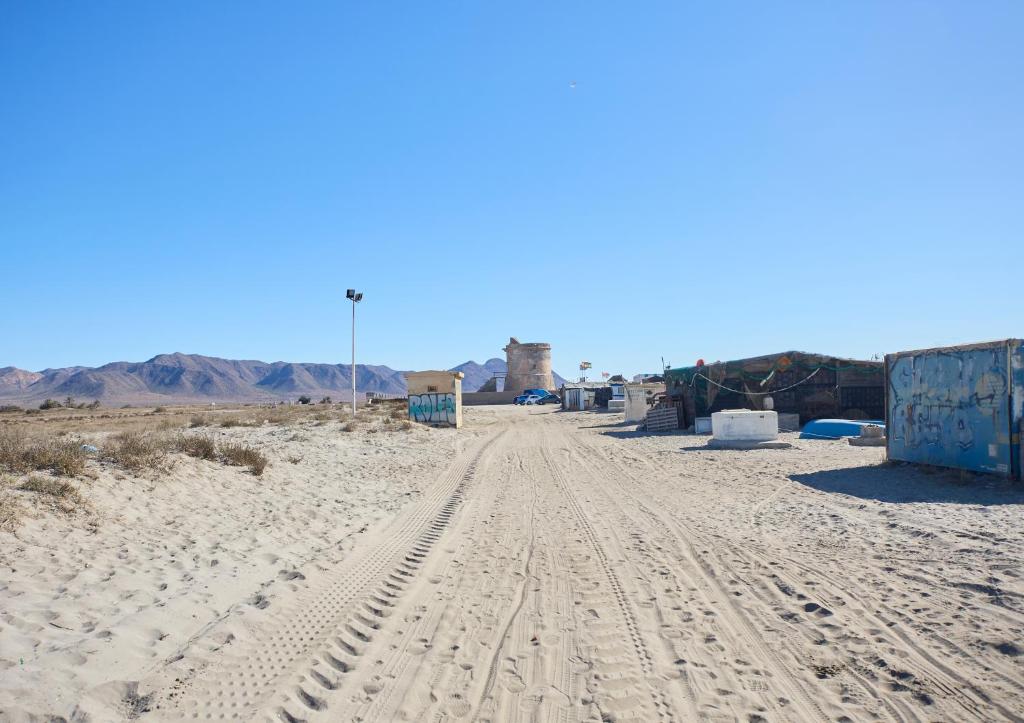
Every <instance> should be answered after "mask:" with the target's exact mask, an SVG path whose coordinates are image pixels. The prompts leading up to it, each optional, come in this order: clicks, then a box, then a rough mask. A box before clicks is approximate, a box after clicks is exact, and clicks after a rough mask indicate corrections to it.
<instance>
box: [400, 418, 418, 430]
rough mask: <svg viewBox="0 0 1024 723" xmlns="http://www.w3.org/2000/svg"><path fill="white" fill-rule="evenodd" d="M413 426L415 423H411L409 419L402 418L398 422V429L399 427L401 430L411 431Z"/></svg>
mask: <svg viewBox="0 0 1024 723" xmlns="http://www.w3.org/2000/svg"><path fill="white" fill-rule="evenodd" d="M415 427H416V425H415V424H414V423H413V421H412V420H411V419H403V420H402V421H401V422H399V423H398V429H400V430H401V431H403V432H409V431H412V430H413V429H414V428H415Z"/></svg>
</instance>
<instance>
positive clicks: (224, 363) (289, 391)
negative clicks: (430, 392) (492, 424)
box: [0, 354, 405, 404]
mask: <svg viewBox="0 0 1024 723" xmlns="http://www.w3.org/2000/svg"><path fill="white" fill-rule="evenodd" d="M356 387H357V389H358V391H360V392H367V391H376V392H386V393H391V394H401V393H404V392H405V379H404V378H403V377H402V372H400V371H396V370H394V369H391V368H389V367H385V366H371V365H365V364H358V365H356ZM351 389H352V377H351V365H348V364H294V363H289V362H273V363H267V362H262V361H251V360H234V359H220V358H217V357H208V356H201V355H198V354H161V355H159V356H155V357H153V358H152V359H149V360H147V361H144V362H113V363H111V364H105V365H104V366H101V367H95V368H92V367H68V368H64V369H46V370H43V371H41V372H28V371H24V370H21V369H15V368H14V367H6V368H3V369H0V402H3V403H8V404H18V403H22V404H28V403H33V402H38V401H41V400H43V399H46V398H54V399H59V400H63V399H64V398H66V397H74V398H75V399H77V400H78V401H91V400H93V399H99V400H100V401H101V402H103V403H105V404H115V403H117V404H124V403H131V404H136V403H139V404H144V403H154V404H159V403H164V404H174V403H184V402H211V401H225V402H226V401H231V402H253V401H276V400H278V399H282V398H283V399H295V398H297V397H299V396H301V395H304V394H305V395H309V396H311V397H317V398H320V397H324V396H330V397H332V398H334V399H336V400H340V399H348V398H350V397H351Z"/></svg>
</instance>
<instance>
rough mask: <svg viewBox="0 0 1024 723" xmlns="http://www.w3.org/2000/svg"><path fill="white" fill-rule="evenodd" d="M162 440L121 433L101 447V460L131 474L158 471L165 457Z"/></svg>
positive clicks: (142, 433) (164, 444)
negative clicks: (144, 470)
mask: <svg viewBox="0 0 1024 723" xmlns="http://www.w3.org/2000/svg"><path fill="white" fill-rule="evenodd" d="M166 450H167V443H166V441H165V440H164V439H162V438H158V437H155V436H153V435H150V434H146V433H145V432H121V433H120V434H116V435H114V436H113V437H110V438H109V439H108V440H107V441H106V442H105V443H104V445H103V448H102V450H101V454H102V457H103V459H105V460H106V461H108V462H112V463H114V464H116V465H118V466H119V467H123V468H125V469H128V470H132V471H133V472H137V471H139V470H143V469H160V468H162V467H163V463H164V459H165V457H166Z"/></svg>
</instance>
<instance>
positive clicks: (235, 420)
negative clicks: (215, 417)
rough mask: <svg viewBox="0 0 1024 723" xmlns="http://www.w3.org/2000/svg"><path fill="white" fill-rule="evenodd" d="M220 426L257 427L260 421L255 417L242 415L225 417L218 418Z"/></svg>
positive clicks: (226, 427)
mask: <svg viewBox="0 0 1024 723" xmlns="http://www.w3.org/2000/svg"><path fill="white" fill-rule="evenodd" d="M220 426H222V427H224V428H225V429H230V428H232V427H258V426H260V423H259V421H257V420H255V419H245V418H244V417H225V418H224V419H222V420H220Z"/></svg>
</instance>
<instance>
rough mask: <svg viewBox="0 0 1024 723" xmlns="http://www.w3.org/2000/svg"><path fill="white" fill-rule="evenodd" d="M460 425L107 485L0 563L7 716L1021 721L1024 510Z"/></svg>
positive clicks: (664, 445)
mask: <svg viewBox="0 0 1024 723" xmlns="http://www.w3.org/2000/svg"><path fill="white" fill-rule="evenodd" d="M466 419H467V428H466V429H464V430H462V431H460V432H458V433H456V432H453V431H440V430H433V431H427V430H419V431H417V432H414V433H412V434H411V435H410V434H406V435H404V436H403V435H401V434H393V435H373V434H363V435H343V434H339V433H338V431H337V429H336V427H334V426H333V425H326V426H323V427H315V428H310V429H305V430H303V431H302V432H301V434H302V436H303V438H304V439H302V440H298V441H291V442H288V441H286V437H285V436H284V435H291V434H293V432H292V431H291V430H274V429H269V428H258V429H252V430H244V431H242V432H239V433H240V434H244V435H248V436H249V437H248V438H250V439H253V440H256V441H259V442H261V443H262V444H265V445H268V446H269V447H270V448H271V449H272V450H276V451H273V452H272V453H273V454H275V455H276V457H275V460H274V462H273V464H272V467H271V468H270V470H268V472H267V473H266V475H265V476H266V479H265V480H264V481H260V480H257V479H256V478H253V477H251V476H249V477H246V476H245V475H240V474H237V470H230V469H225V468H222V467H216V468H215V467H213V466H204V465H203V464H201V463H198V462H194V461H191V460H189V461H188V462H186V463H183V464H182V465H180V466H178V467H176V468H175V470H174V471H173V473H172V474H171V475H170V476H169V477H166V478H161V479H159V480H152V482H151V485H150V487H140V483H139V481H138V480H134V479H129V478H126V479H122V480H117V479H113V478H107V477H104V476H102V475H101V476H100V478H99V479H97V480H96V481H95V483H93V484H92V485H91V486H90V490H89V491H90V495H91V497H92V504H93V505H94V506H95V508H96V509H97V510H98V511H99V512H105V514H108V515H109V514H111V513H112V512H114V511H116V512H117V514H116V515H115V516H114V519H113V520H112V521H110V522H109V523H105V524H104V525H102V526H101V527H100V528H99V529H98V531H97V532H95V533H94V534H93V533H89V532H88V531H85V530H81V529H78V528H75V527H74V526H73V525H70V524H69V523H66V522H62V521H59V520H55V519H51V518H45V517H44V518H41V519H39V520H35V521H33V523H32V525H31V527H30V528H29V529H27V530H26V531H24V532H23V533H20V534H19V536H18V538H17V540H12V539H10V538H9V537H5V538H4V545H3V550H4V559H3V563H4V566H5V567H4V570H5V572H6V571H7V570H8V569H9V570H11V572H9V573H6V574H7V580H6V581H5V583H4V584H3V585H2V586H0V607H2V609H3V611H4V612H3V618H2V627H0V640H2V641H3V645H2V650H0V658H2V660H3V662H2V663H0V664H2V665H4V666H5V668H4V670H3V671H2V674H0V678H2V683H0V710H2V711H3V713H2V714H0V719H13V720H18V719H22V718H26V719H27V718H29V717H30V716H32V715H38V716H43V715H47V714H52V715H60V716H65V717H75V716H77V717H78V719H81V720H86V719H89V720H126V719H129V718H136V717H141V718H142V719H151V720H182V719H189V720H191V719H196V718H198V719H208V718H210V719H222V718H223V719H234V720H263V719H266V720H285V721H289V720H303V721H319V720H324V721H326V720H363V721H391V720H487V721H527V720H544V721H548V720H551V721H554V720H559V721H566V720H592V721H611V720H637V721H654V720H664V721H689V720H710V721H733V720H742V721H760V720H773V721H774V720H787V721H788V720H800V721H802V720H846V721H859V720H900V721H913V720H957V721H963V720H978V721H982V720H984V721H989V720H1020V719H1021V717H1022V716H1024V683H1022V681H1024V655H1021V649H1022V648H1024V644H1022V643H1021V639H1022V635H1021V633H1022V630H1024V581H1022V578H1021V574H1022V570H1024V568H1022V564H1021V563H1022V559H1024V538H1022V535H1021V525H1022V522H1021V520H1022V514H1021V513H1022V512H1024V491H1022V490H1021V489H1020V488H1019V487H1016V488H1015V487H1012V486H1010V485H1006V484H1004V483H1001V482H998V481H994V480H991V479H987V478H971V479H970V480H965V481H963V482H961V481H960V480H959V479H957V478H954V477H953V476H951V475H948V474H946V473H938V474H934V473H933V474H929V473H926V472H923V471H921V470H917V469H913V468H908V467H896V466H889V465H883V464H881V463H882V455H883V452H882V450H879V449H875V448H855V447H850V446H848V445H845V444H843V443H839V442H836V443H833V442H809V441H803V440H798V439H795V438H792V439H789V441H791V442H793V445H794V446H793V448H791V449H786V450H759V451H750V452H729V451H708V450H706V449H705V448H704V447H703V442H704V440H703V438H700V437H692V436H682V435H667V436H642V435H638V434H636V433H633V432H630V431H626V428H623V427H621V426H618V425H615V423H614V418H613V417H611V416H608V415H605V416H600V415H595V414H591V413H582V414H577V413H561V412H555V411H553V410H550V409H530V408H471V409H468V410H467V414H466ZM235 431H236V430H232V433H234V432H235ZM279 433H280V435H281V436H277V435H278V434H279ZM296 450H301V451H298V452H297V451H296ZM293 454H301V455H302V456H303V462H301V463H299V464H296V465H293V464H291V463H289V462H286V461H282V459H281V458H282V457H283V456H287V455H293ZM230 472H236V474H234V475H232V474H228V473H230ZM21 660H23V661H24V662H23V663H22V662H21Z"/></svg>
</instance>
